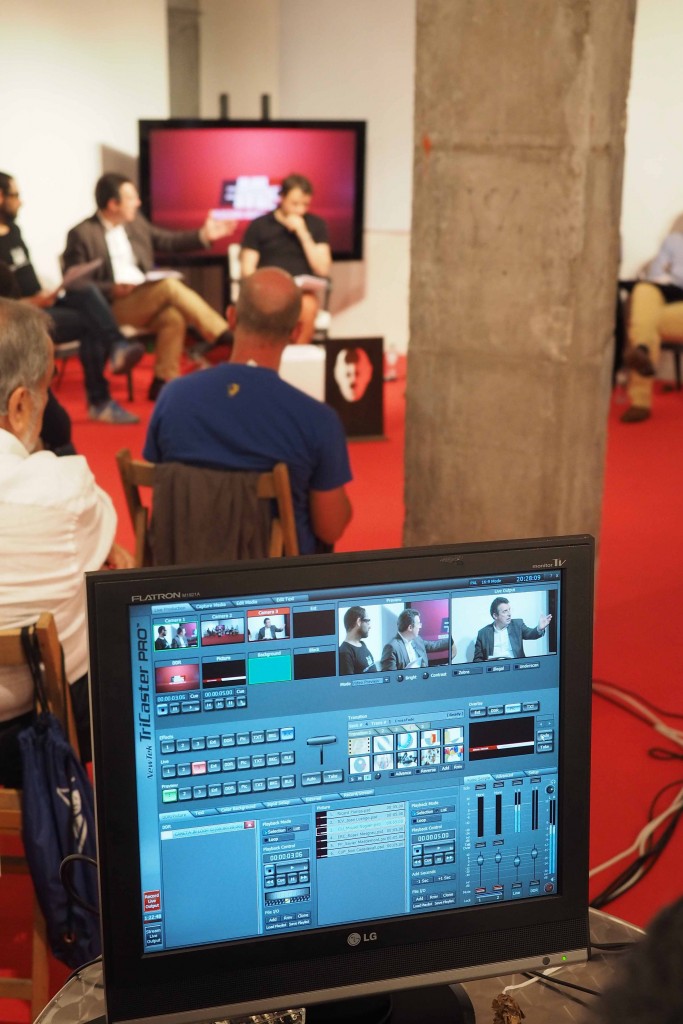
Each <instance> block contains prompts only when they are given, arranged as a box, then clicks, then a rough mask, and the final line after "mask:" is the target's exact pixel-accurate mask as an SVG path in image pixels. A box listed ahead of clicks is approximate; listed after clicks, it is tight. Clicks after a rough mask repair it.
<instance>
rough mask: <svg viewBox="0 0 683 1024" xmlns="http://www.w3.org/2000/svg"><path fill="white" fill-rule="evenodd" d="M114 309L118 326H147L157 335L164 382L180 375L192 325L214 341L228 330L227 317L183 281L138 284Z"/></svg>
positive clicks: (158, 364) (156, 372)
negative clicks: (187, 331)
mask: <svg viewBox="0 0 683 1024" xmlns="http://www.w3.org/2000/svg"><path fill="white" fill-rule="evenodd" d="M111 308H112V312H113V314H114V317H115V319H116V322H117V323H118V324H131V325H132V326H133V327H144V328H145V329H146V330H149V331H151V332H152V333H153V334H155V335H156V343H155V356H156V362H155V366H154V375H155V377H160V378H161V379H162V380H173V378H174V377H178V376H180V357H181V355H182V352H183V345H184V344H185V331H186V329H187V327H188V326H192V327H194V328H196V329H197V330H198V331H199V333H200V334H201V336H202V337H203V338H204V339H205V340H206V341H214V339H215V338H217V337H218V336H219V334H222V333H223V331H227V330H228V324H227V322H226V321H225V320H224V319H223V317H222V316H220V315H219V314H218V313H217V312H216V311H215V310H214V309H212V308H211V306H209V305H208V303H207V302H205V301H204V299H203V298H202V297H201V295H198V294H197V292H195V291H193V290H192V289H191V288H188V287H187V285H186V284H183V283H182V281H174V280H171V279H167V280H164V281H153V282H149V283H147V284H141V285H138V287H137V288H136V289H135V290H134V291H132V292H131V293H130V295H126V296H124V298H121V299H114V301H113V302H112V307H111Z"/></svg>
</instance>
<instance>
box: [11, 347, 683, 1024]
mask: <svg viewBox="0 0 683 1024" xmlns="http://www.w3.org/2000/svg"><path fill="white" fill-rule="evenodd" d="M148 361H149V357H147V358H146V360H145V361H144V362H143V364H141V367H140V368H138V369H137V370H136V372H135V383H136V392H137V395H138V400H136V402H135V403H134V404H133V408H134V409H135V411H137V412H138V413H139V414H140V415H141V416H142V417H143V422H142V423H141V424H140V425H139V426H133V427H111V426H104V425H99V424H91V423H89V422H88V420H87V418H86V410H85V406H84V403H83V400H82V394H81V383H80V382H81V376H80V367H79V365H78V364H77V363H76V362H75V361H72V362H71V363H70V364H69V365H68V367H67V370H66V374H65V376H64V379H63V381H62V383H61V385H60V387H59V390H58V392H57V394H58V395H59V397H60V398H61V399H62V401H63V402H64V404H65V405H66V406H67V407H68V408H69V411H70V412H71V414H72V417H73V421H74V441H75V444H76V447H77V448H78V450H79V451H80V452H82V453H83V454H84V455H86V456H87V458H88V461H89V462H90V465H91V467H92V469H93V472H94V473H95V476H96V478H97V480H98V482H99V483H100V484H102V486H103V487H105V488H106V489H107V490H109V492H110V493H111V495H112V497H113V499H114V501H115V503H116V506H117V509H118V511H119V519H120V530H119V540H120V542H122V543H124V544H126V545H127V546H129V547H132V531H131V529H130V526H129V523H128V521H127V516H126V511H125V506H124V503H123V496H122V493H121V490H120V486H119V482H118V478H117V476H116V469H115V464H114V458H113V457H114V453H115V452H116V451H117V450H118V449H119V448H121V447H124V446H127V447H130V449H131V451H132V452H133V454H134V455H139V454H140V452H141V449H142V443H143V439H144V434H145V426H146V422H145V421H146V419H147V418H148V417H149V413H150V410H151V406H150V405H149V403H148V402H147V401H146V400H145V399H144V395H145V394H146V389H147V385H148V382H149V377H150V374H151V366H150V365H148ZM402 373H403V367H400V375H401V378H400V379H399V380H398V381H396V382H393V383H390V384H387V385H386V386H385V434H386V438H385V439H383V440H375V441H358V442H352V443H351V444H350V452H351V462H352V466H353V472H354V482H353V484H352V485H351V487H350V494H351V498H352V501H353V504H354V510H355V511H354V519H353V522H352V523H351V525H350V527H349V529H348V530H347V533H346V534H345V536H344V538H343V540H342V542H341V543H340V544H339V545H338V550H340V551H353V550H367V549H375V548H385V547H395V546H399V545H400V544H401V537H402V519H403V473H402V466H403V437H404V391H405V381H404V380H403V378H402ZM114 393H115V397H116V398H118V399H119V400H120V401H125V386H124V382H123V380H121V379H115V380H114ZM620 400H623V399H622V396H620V395H619V394H616V395H615V396H614V398H613V403H612V408H611V410H610V419H609V443H608V457H607V468H606V480H605V494H604V506H603V528H602V536H601V542H600V553H599V565H598V584H597V600H596V615H595V635H594V647H595V675H596V677H597V678H600V679H603V680H608V681H610V682H612V683H614V684H616V685H618V686H620V687H626V688H628V689H629V690H631V691H633V692H635V693H638V694H640V695H642V696H643V697H645V698H647V699H648V700H650V701H652V702H654V703H655V704H656V705H659V706H660V707H662V708H663V709H665V710H668V711H670V712H672V713H676V714H680V713H681V712H683V701H682V700H681V684H680V668H679V658H681V659H683V632H682V631H680V630H679V629H678V628H677V604H678V600H679V592H678V584H679V581H680V580H681V579H682V578H683V544H682V543H681V541H680V538H679V524H680V522H681V520H682V519H683V474H682V473H681V469H680V464H681V460H680V455H679V450H678V445H679V443H680V440H681V439H682V438H683V394H677V393H671V394H661V393H658V394H657V396H656V400H655V407H654V413H655V414H654V416H653V418H652V420H651V421H649V422H647V423H643V424H638V425H634V426H624V425H621V424H619V423H618V416H619V413H620V412H621V410H622V409H623V404H620ZM577 642H581V638H577ZM667 722H668V724H670V725H673V726H675V725H676V724H677V723H676V720H675V719H674V718H668V719H667ZM592 746H593V782H592V813H591V865H592V866H593V867H596V866H597V865H600V864H602V863H603V862H604V861H606V860H608V859H609V858H611V857H613V856H614V855H615V854H617V853H619V852H620V851H622V850H623V849H626V848H627V847H629V846H630V845H631V844H632V843H633V841H634V839H635V838H636V836H637V834H638V832H639V831H640V829H641V828H642V827H643V825H644V824H645V822H646V819H647V815H648V811H649V808H650V804H651V802H652V800H653V798H654V797H655V795H656V794H657V792H658V791H659V790H660V789H661V788H662V787H666V786H671V784H672V783H674V782H676V781H677V780H679V779H680V780H681V782H680V783H679V786H678V787H677V788H680V786H681V785H683V765H682V764H681V763H679V762H677V761H675V760H672V759H668V758H666V757H664V758H661V757H660V758H658V759H654V758H652V757H649V756H648V751H649V750H650V748H652V747H659V748H662V749H665V750H675V747H673V745H672V744H671V743H670V742H669V741H667V740H666V739H665V738H663V737H662V736H659V737H657V736H656V734H655V733H654V732H653V731H652V729H651V728H649V727H646V726H645V725H644V724H642V723H641V722H640V721H639V720H637V719H636V718H634V717H632V716H631V715H628V714H626V713H625V712H624V711H622V710H620V709H618V708H616V707H614V706H613V705H612V704H608V703H607V702H606V701H605V700H603V699H602V698H599V697H596V698H595V699H594V721H593V745H592ZM675 792H676V788H673V789H672V788H670V789H669V790H667V792H666V794H664V796H663V797H662V799H661V800H660V801H659V803H658V804H657V810H658V811H659V810H661V809H662V808H663V807H664V806H665V805H666V803H667V802H669V801H670V800H671V799H672V797H673V795H674V793H675ZM682 850H683V839H682V838H681V834H679V833H678V832H675V833H674V835H673V837H672V839H671V841H670V843H669V845H668V847H667V848H666V849H665V851H664V852H663V854H662V857H661V858H660V860H659V862H658V863H657V865H656V866H655V867H654V869H653V870H652V871H651V872H650V873H649V874H648V875H647V876H646V877H645V878H644V879H643V880H642V881H640V882H639V883H638V885H637V886H635V888H634V889H632V890H631V891H630V892H628V893H627V894H625V895H624V896H621V897H620V898H619V899H618V900H617V901H615V902H613V903H610V904H609V907H608V909H609V910H610V911H611V912H612V913H614V914H616V915H617V916H620V917H624V918H626V919H627V920H630V921H633V922H635V923H637V924H645V923H646V922H647V921H648V920H649V919H650V918H651V917H652V915H653V914H654V913H655V912H656V911H657V910H658V909H659V908H661V907H662V906H664V905H665V904H666V903H668V902H670V901H671V900H672V899H674V898H675V897H677V896H678V895H680V894H681V888H682V886H681V883H680V880H679V874H678V865H679V863H680V860H681V853H682ZM620 866H621V865H615V866H614V867H613V868H611V869H610V870H608V871H605V872H603V873H601V874H600V875H598V876H596V877H594V878H593V879H592V881H591V895H592V896H595V895H596V894H597V893H598V892H599V891H600V890H601V889H602V888H603V886H604V885H605V884H606V883H607V882H608V881H610V880H611V878H613V877H614V876H615V874H616V873H617V871H618V870H619V868H620ZM28 900H29V889H28V886H27V885H25V884H24V883H23V882H22V881H21V880H18V879H17V878H16V876H15V877H11V876H8V877H7V878H2V879H0V972H1V973H18V972H21V971H25V970H26V969H27V966H28V948H27V938H28V928H29V920H28V916H27V914H26V907H27V906H28ZM66 973H67V972H66V970H65V969H63V968H62V967H61V965H59V964H54V970H53V976H52V982H53V985H54V987H55V988H56V987H58V985H59V984H60V983H61V981H62V980H63V979H64V977H65V976H66ZM28 1020H29V1016H28V1009H27V1007H26V1005H25V1004H22V1003H20V1002H18V1001H11V1000H0V1022H6V1024H10V1022H11V1024H14V1022H17V1024H24V1022H26V1021H28Z"/></svg>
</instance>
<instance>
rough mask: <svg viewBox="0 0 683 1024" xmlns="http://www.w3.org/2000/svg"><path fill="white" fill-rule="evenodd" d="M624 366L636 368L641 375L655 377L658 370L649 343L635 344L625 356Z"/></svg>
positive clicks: (630, 368) (631, 368)
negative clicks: (651, 355)
mask: <svg viewBox="0 0 683 1024" xmlns="http://www.w3.org/2000/svg"><path fill="white" fill-rule="evenodd" d="M624 366H626V367H628V369H629V370H635V371H636V373H639V374H640V376H641V377H654V375H655V373H656V372H657V371H656V369H655V364H654V363H653V362H652V358H651V357H650V350H649V348H648V347H647V345H635V346H634V347H633V348H630V349H629V350H628V352H627V353H626V355H625V356H624Z"/></svg>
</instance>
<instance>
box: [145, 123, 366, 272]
mask: <svg viewBox="0 0 683 1024" xmlns="http://www.w3.org/2000/svg"><path fill="white" fill-rule="evenodd" d="M139 141H140V195H141V198H142V205H143V209H144V211H145V213H146V214H147V216H148V217H149V218H150V220H152V221H153V222H154V224H156V225H157V226H158V227H160V228H169V229H172V230H184V231H186V230H195V229H196V228H198V227H199V226H200V225H201V224H202V223H203V222H204V219H205V218H206V216H207V213H211V214H212V215H213V216H214V217H217V218H221V219H228V220H235V221H237V227H236V230H235V232H234V233H233V234H232V235H231V236H230V237H229V238H227V239H223V240H221V241H218V242H214V243H213V245H212V246H211V247H210V248H209V249H200V250H198V251H197V252H195V253H193V254H192V257H193V259H194V260H196V261H202V260H204V261H207V260H208V261H213V262H216V261H217V260H218V259H221V258H224V257H225V253H226V251H227V246H228V245H229V244H230V243H231V242H241V240H242V237H243V235H244V232H245V230H246V228H247V226H248V224H249V222H250V221H251V220H253V219H254V218H255V217H260V216H262V215H263V214H265V213H269V212H270V211H271V210H274V209H275V207H276V206H277V205H278V197H279V189H280V183H281V182H282V180H283V179H284V178H286V177H287V175H289V174H293V173H296V174H303V175H304V177H306V178H308V179H309V180H310V182H311V183H312V185H313V200H312V203H311V213H315V214H317V216H319V217H322V218H323V220H324V221H325V223H326V224H327V230H328V234H329V240H330V246H331V248H332V256H333V259H336V260H359V259H362V257H363V201H364V173H365V122H364V121H198V120H189V121H188V120H169V121H140V122H139Z"/></svg>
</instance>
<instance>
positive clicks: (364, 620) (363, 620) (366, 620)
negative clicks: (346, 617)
mask: <svg viewBox="0 0 683 1024" xmlns="http://www.w3.org/2000/svg"><path fill="white" fill-rule="evenodd" d="M360 621H361V622H369V621H370V619H369V618H367V619H361V620H360Z"/></svg>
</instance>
